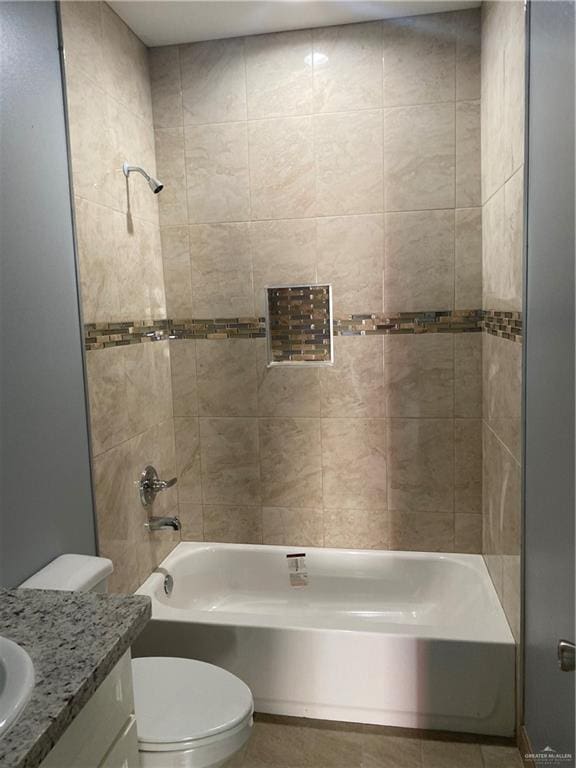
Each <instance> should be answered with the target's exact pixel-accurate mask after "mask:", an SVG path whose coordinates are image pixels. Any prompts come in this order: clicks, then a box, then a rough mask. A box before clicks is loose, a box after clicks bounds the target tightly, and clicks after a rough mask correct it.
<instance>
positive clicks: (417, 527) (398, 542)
mask: <svg viewBox="0 0 576 768" xmlns="http://www.w3.org/2000/svg"><path fill="white" fill-rule="evenodd" d="M390 549H395V550H401V551H402V550H407V551H418V552H452V551H454V515H453V514H452V513H449V512H408V511H406V512H396V511H392V512H390Z"/></svg>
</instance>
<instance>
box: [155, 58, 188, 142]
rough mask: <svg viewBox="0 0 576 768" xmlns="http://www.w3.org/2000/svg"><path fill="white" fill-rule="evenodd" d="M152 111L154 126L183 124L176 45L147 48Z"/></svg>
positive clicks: (168, 126) (167, 126)
mask: <svg viewBox="0 0 576 768" xmlns="http://www.w3.org/2000/svg"><path fill="white" fill-rule="evenodd" d="M148 64H149V68H150V88H151V94H152V113H153V120H154V127H155V128H176V127H181V126H182V124H183V115H182V83H181V81H180V51H179V49H178V46H177V45H163V46H161V47H160V48H148Z"/></svg>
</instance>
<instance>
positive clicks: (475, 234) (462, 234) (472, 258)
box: [454, 208, 482, 309]
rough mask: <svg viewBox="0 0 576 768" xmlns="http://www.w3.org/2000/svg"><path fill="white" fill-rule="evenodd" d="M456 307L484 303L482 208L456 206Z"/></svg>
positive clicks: (473, 307) (478, 307)
mask: <svg viewBox="0 0 576 768" xmlns="http://www.w3.org/2000/svg"><path fill="white" fill-rule="evenodd" d="M455 256H456V259H455V274H454V278H455V287H454V288H455V290H454V294H455V295H454V307H455V309H480V307H481V306H482V209H481V208H462V209H456V238H455Z"/></svg>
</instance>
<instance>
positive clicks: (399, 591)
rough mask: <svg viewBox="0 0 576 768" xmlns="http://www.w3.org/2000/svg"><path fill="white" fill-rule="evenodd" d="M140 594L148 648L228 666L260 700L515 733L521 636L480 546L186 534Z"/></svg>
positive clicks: (139, 649)
mask: <svg viewBox="0 0 576 768" xmlns="http://www.w3.org/2000/svg"><path fill="white" fill-rule="evenodd" d="M166 574H170V576H172V577H173V580H174V584H173V591H172V593H171V594H169V595H168V594H166V593H165V590H164V580H165V575H166ZM138 594H143V595H149V596H150V597H151V598H152V620H151V621H150V623H149V624H148V627H147V628H146V630H145V631H144V632H143V634H142V635H141V636H140V639H139V640H138V641H137V644H136V646H135V648H134V653H135V655H137V656H149V655H160V656H182V657H188V658H194V659H201V660H202V661H207V662H211V663H213V664H217V665H219V666H220V667H223V668H224V669H227V670H229V671H230V672H233V673H234V674H236V675H238V677H240V678H241V679H242V680H244V681H245V682H246V683H247V684H248V685H249V686H250V688H251V689H252V692H253V694H254V700H255V708H256V711H257V712H265V713H269V714H277V715H288V716H299V717H308V718H321V719H325V720H338V721H347V722H354V723H372V724H379V725H391V726H402V727H408V728H430V729H439V730H447V731H462V732H468V733H481V734H492V735H497V736H512V735H513V733H514V665H515V646H514V640H513V638H512V635H511V632H510V629H509V628H508V624H507V622H506V618H505V616H504V613H503V611H502V608H501V606H500V603H499V601H498V597H497V595H496V593H495V591H494V588H493V586H492V582H491V580H490V577H489V575H488V572H487V570H486V566H485V564H484V561H483V558H482V557H481V556H480V555H453V554H435V553H422V552H380V551H378V552H376V551H364V550H337V549H314V548H303V549H301V548H297V547H296V548H295V547H276V546H260V545H243V544H206V543H192V542H183V543H181V544H179V545H178V546H177V547H176V548H175V549H174V550H173V552H172V553H171V554H170V555H169V556H168V557H167V558H166V559H165V560H164V562H163V563H162V565H161V566H160V568H159V569H157V571H156V572H154V573H153V574H152V575H151V576H150V577H149V578H148V579H147V580H146V581H145V582H144V584H143V585H142V587H141V588H140V589H139V590H138Z"/></svg>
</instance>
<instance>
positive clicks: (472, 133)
mask: <svg viewBox="0 0 576 768" xmlns="http://www.w3.org/2000/svg"><path fill="white" fill-rule="evenodd" d="M480 186H481V185H480V102H479V101H461V102H458V103H457V104H456V205H457V206H459V207H462V208H465V207H468V206H472V205H480V203H481V197H482V193H481V188H480Z"/></svg>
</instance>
